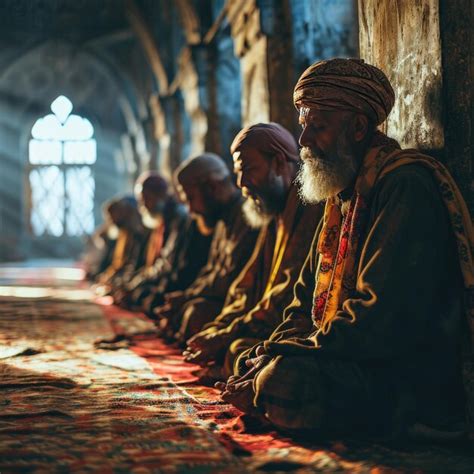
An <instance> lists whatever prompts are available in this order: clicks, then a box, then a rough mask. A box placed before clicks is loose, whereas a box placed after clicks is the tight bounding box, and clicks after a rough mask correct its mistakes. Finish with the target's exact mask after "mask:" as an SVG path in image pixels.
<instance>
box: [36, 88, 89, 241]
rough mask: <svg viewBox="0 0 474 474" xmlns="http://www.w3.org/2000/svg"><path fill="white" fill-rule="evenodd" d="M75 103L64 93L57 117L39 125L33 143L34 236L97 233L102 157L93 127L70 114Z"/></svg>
mask: <svg viewBox="0 0 474 474" xmlns="http://www.w3.org/2000/svg"><path fill="white" fill-rule="evenodd" d="M72 108H73V105H72V103H71V101H70V100H69V99H68V98H67V97H65V96H63V95H61V96H59V97H58V98H57V99H55V100H54V101H53V103H52V104H51V111H52V112H53V113H52V114H48V115H46V116H45V117H43V118H40V119H38V120H37V121H36V123H35V124H34V125H33V128H32V129H31V136H32V138H31V140H30V142H29V162H30V171H29V183H30V189H31V200H32V203H31V205H32V207H31V218H30V219H31V228H32V230H33V233H34V235H35V236H54V237H62V236H70V237H74V236H81V235H84V234H90V233H92V231H93V230H94V226H95V223H94V191H95V182H94V174H93V168H92V165H93V164H94V163H95V161H96V158H97V145H96V141H95V139H94V138H93V136H94V128H93V127H92V124H91V123H90V122H89V120H87V119H86V118H83V117H80V116H79V115H74V114H71V112H72Z"/></svg>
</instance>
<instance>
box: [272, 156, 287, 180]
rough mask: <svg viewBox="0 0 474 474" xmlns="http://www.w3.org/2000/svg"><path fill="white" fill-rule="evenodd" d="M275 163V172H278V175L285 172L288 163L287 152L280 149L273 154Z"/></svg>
mask: <svg viewBox="0 0 474 474" xmlns="http://www.w3.org/2000/svg"><path fill="white" fill-rule="evenodd" d="M273 163H274V165H273V166H274V167H275V173H276V174H277V176H281V175H282V174H283V173H284V171H285V169H286V165H287V159H286V156H285V154H284V153H283V152H281V151H278V152H277V153H276V154H275V155H274V156H273Z"/></svg>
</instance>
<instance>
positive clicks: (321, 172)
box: [295, 147, 358, 204]
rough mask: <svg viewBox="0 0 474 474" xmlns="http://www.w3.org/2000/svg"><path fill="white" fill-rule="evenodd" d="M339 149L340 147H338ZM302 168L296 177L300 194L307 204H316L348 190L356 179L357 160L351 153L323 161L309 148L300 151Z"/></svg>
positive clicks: (340, 154) (339, 153)
mask: <svg viewBox="0 0 474 474" xmlns="http://www.w3.org/2000/svg"><path fill="white" fill-rule="evenodd" d="M338 148H339V147H338ZM300 156H301V159H302V160H303V163H302V166H301V167H300V169H299V171H298V175H297V176H296V180H295V182H296V184H297V185H298V193H299V196H300V198H301V200H302V201H303V202H305V203H307V204H316V203H318V202H321V201H325V200H326V199H328V198H330V197H333V196H336V195H337V194H338V193H340V192H341V191H343V190H344V189H346V188H347V187H348V186H349V185H350V184H351V183H352V182H353V181H354V180H355V178H356V175H357V170H358V166H357V160H356V158H355V156H353V155H352V154H350V153H341V152H340V151H339V150H338V154H337V157H334V156H333V157H331V161H330V162H328V161H323V160H322V159H320V158H319V157H318V155H317V154H316V153H315V152H314V151H313V150H312V149H311V148H308V147H303V148H302V149H301V151H300Z"/></svg>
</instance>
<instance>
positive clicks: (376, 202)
mask: <svg viewBox="0 0 474 474" xmlns="http://www.w3.org/2000/svg"><path fill="white" fill-rule="evenodd" d="M294 102H295V105H296V107H297V109H298V110H299V114H300V123H301V126H302V133H301V136H300V144H301V146H302V150H301V156H302V159H303V163H304V165H303V168H302V172H301V174H300V175H299V178H298V181H299V186H300V191H301V194H302V196H303V198H304V199H305V200H307V201H309V202H319V201H322V200H326V206H325V214H324V223H323V228H322V230H321V233H320V234H319V235H316V238H315V240H314V242H313V244H312V248H311V250H310V253H309V255H308V258H307V260H306V262H305V265H304V267H303V269H302V272H301V276H300V278H299V280H298V282H297V284H296V286H295V289H294V300H293V302H292V303H291V304H290V306H289V307H288V308H287V310H286V312H285V315H284V318H285V320H284V322H283V323H282V324H281V325H280V326H279V328H277V330H276V331H274V333H273V334H272V335H271V336H270V337H269V338H268V339H267V340H266V341H265V342H263V343H261V344H258V345H257V346H255V347H254V348H252V349H251V350H250V351H247V352H246V353H245V354H243V355H242V356H241V357H240V359H239V361H238V363H237V364H236V367H237V371H236V374H235V375H234V376H233V377H231V378H229V380H228V381H227V383H221V384H219V385H218V386H219V388H220V389H221V390H222V397H223V399H224V400H226V401H228V402H231V403H233V404H235V405H236V406H237V407H239V408H240V409H242V410H243V411H245V412H247V413H252V414H255V415H257V416H263V417H264V418H265V419H266V420H267V421H269V422H270V423H272V424H273V425H275V426H277V427H279V428H281V429H285V430H298V431H301V432H305V431H311V432H316V433H319V434H320V435H325V436H327V435H341V434H350V435H356V434H357V435H360V434H366V435H371V436H384V435H386V436H395V435H397V434H398V435H399V434H403V433H407V432H416V433H420V432H422V431H424V432H428V430H429V432H430V433H436V432H443V431H445V430H451V431H456V429H458V426H457V423H456V422H458V421H463V418H464V409H465V394H464V391H463V384H462V375H461V366H462V360H461V356H462V353H461V348H462V346H463V343H466V344H468V343H470V342H471V338H470V336H471V335H472V333H471V332H469V329H468V324H467V321H466V318H465V312H463V309H465V308H463V293H464V291H463V290H467V291H468V293H469V294H470V300H469V299H468V298H466V301H467V302H470V303H471V304H472V301H473V298H472V295H473V291H474V270H473V258H472V255H473V253H472V252H473V251H472V249H473V246H474V237H473V230H472V222H471V219H470V216H469V213H468V211H467V207H466V205H465V203H464V201H463V198H462V197H461V195H460V193H459V190H458V188H457V187H456V185H455V183H454V182H453V180H452V178H451V176H450V175H449V173H448V171H447V170H446V169H445V168H444V166H442V165H441V164H440V163H439V162H438V161H436V160H434V159H433V158H430V157H428V156H425V155H422V154H421V153H419V152H418V151H416V150H402V149H401V148H400V146H399V145H398V143H397V142H396V141H395V140H392V139H390V138H388V137H387V136H386V135H384V134H383V133H381V132H380V131H378V130H377V128H376V127H377V126H378V125H379V124H381V123H382V122H383V121H384V120H385V119H386V118H387V115H388V113H389V112H390V110H391V108H392V106H393V104H394V92H393V90H392V87H391V85H390V83H389V81H388V79H387V78H386V76H385V75H384V73H383V72H382V71H380V70H379V69H377V68H376V67H374V66H371V65H369V64H366V63H364V62H363V61H362V60H354V59H333V60H329V61H322V62H319V63H316V64H314V65H312V66H311V67H309V68H308V69H307V70H306V71H305V72H304V73H303V75H302V76H301V77H300V79H299V81H298V83H297V84H296V87H295V90H294ZM468 310H469V311H470V313H469V316H470V318H469V322H470V323H472V321H473V310H472V307H470V308H468ZM471 331H472V327H471ZM465 347H468V348H469V346H465ZM469 350H470V349H469ZM471 354H472V353H471ZM451 434H452V433H451Z"/></svg>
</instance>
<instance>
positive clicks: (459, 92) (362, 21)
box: [359, 0, 474, 212]
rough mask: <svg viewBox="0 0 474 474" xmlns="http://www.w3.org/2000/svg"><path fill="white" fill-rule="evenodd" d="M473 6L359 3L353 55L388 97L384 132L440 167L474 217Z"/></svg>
mask: <svg viewBox="0 0 474 474" xmlns="http://www.w3.org/2000/svg"><path fill="white" fill-rule="evenodd" d="M460 3H461V4H460ZM473 10H474V2H471V1H470V0H466V1H463V2H450V1H448V0H441V1H439V0H416V1H412V0H360V2H359V29H360V35H359V42H360V56H361V58H363V59H365V60H367V62H370V63H372V64H375V65H377V66H379V67H380V68H381V69H383V70H384V71H385V73H386V74H387V76H388V77H389V79H390V81H391V83H392V85H393V88H394V90H395V94H396V101H395V107H394V109H393V111H392V112H391V114H390V116H389V118H388V120H387V122H386V123H385V124H384V127H385V131H387V132H388V134H389V135H390V136H392V137H394V138H396V139H397V140H398V141H399V142H400V143H401V145H402V146H405V147H416V148H420V149H423V150H426V151H427V152H428V153H430V154H432V155H433V156H436V157H438V158H439V159H440V160H442V161H444V162H445V163H446V164H447V165H448V167H449V168H450V170H451V172H452V174H453V176H454V177H455V178H456V180H457V182H458V184H459V186H460V188H461V191H462V192H463V194H464V196H465V198H466V200H467V201H468V204H469V206H470V209H471V212H474V196H473V195H474V179H473V178H474V175H473V165H472V157H473V152H472V144H473V143H472V141H473V135H474V134H473V103H472V93H473V92H472V91H473V86H474V79H473V53H474V48H473V46H472V43H473V28H472V21H473V19H474V14H473Z"/></svg>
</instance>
